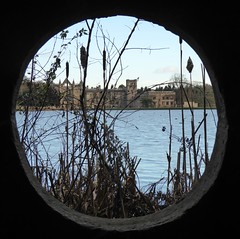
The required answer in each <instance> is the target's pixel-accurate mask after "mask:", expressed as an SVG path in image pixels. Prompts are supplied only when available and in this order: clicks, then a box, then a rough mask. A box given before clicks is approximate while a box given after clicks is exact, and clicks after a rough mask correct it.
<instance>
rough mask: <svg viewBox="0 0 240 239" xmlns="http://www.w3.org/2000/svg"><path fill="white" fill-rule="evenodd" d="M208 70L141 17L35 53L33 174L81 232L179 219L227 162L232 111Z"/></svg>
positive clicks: (25, 127) (93, 23)
mask: <svg viewBox="0 0 240 239" xmlns="http://www.w3.org/2000/svg"><path fill="white" fill-rule="evenodd" d="M119 32H120V33H121V37H120V36H119ZM123 33H124V34H123ZM166 37H167V38H166ZM90 40H91V41H90ZM206 62H207V61H206ZM207 69H208V71H207V70H206V69H205V66H204V65H203V64H202V63H201V60H200V59H199V57H198V55H197V54H196V53H195V52H194V51H193V50H192V48H191V47H189V45H188V44H187V43H186V42H185V41H184V40H183V39H182V38H181V37H179V36H177V35H175V34H172V33H171V32H167V31H166V30H165V29H164V28H162V27H160V26H159V25H156V24H153V23H150V22H147V21H144V20H141V19H137V18H134V17H126V16H117V17H109V18H99V19H94V20H92V19H89V20H87V21H83V22H80V23H77V24H75V25H73V26H71V27H69V28H68V29H63V30H62V31H61V32H59V33H58V34H57V35H55V36H54V37H53V38H51V39H49V41H48V42H46V44H45V45H43V46H42V47H41V48H40V49H39V50H38V51H37V52H36V54H34V56H33V57H32V59H31V60H30V61H29V65H28V67H27V69H26V71H25V75H24V76H23V77H22V79H23V80H22V83H21V85H20V87H19V91H18V96H17V100H16V121H17V130H18V135H19V141H20V144H21V146H22V149H21V148H20V151H21V152H20V154H21V156H23V157H24V158H26V162H27V163H28V164H29V166H30V167H29V169H27V168H26V170H28V175H29V176H30V173H29V170H30V171H31V174H32V175H34V179H33V178H32V176H30V177H31V178H32V179H33V181H34V180H35V181H36V179H37V181H39V183H40V185H41V186H42V188H43V189H44V190H46V191H47V192H48V193H49V194H50V195H51V196H53V197H55V198H56V199H57V200H58V201H59V202H61V203H60V204H59V206H58V207H57V210H58V211H60V212H62V213H64V214H65V215H67V216H68V217H69V218H72V219H73V220H75V221H76V222H78V223H80V224H82V223H83V222H89V226H91V227H94V226H97V227H99V226H100V227H106V228H108V229H118V230H130V229H131V230H133V229H143V228H147V227H152V226H155V225H160V224H162V223H166V222H167V221H170V220H173V219H174V218H177V217H179V216H180V215H182V213H183V212H184V211H185V210H186V209H188V208H190V207H191V206H192V205H194V204H195V203H197V202H198V200H199V199H200V198H201V196H202V195H203V194H204V193H205V191H204V190H206V189H208V188H209V187H210V186H211V184H212V183H213V182H214V180H215V178H216V176H217V173H218V170H219V168H220V165H221V161H220V160H219V158H222V157H223V153H224V147H223V146H224V144H225V142H226V128H225V127H226V122H225V121H224V118H225V117H224V114H225V109H224V104H223V102H222V99H221V95H220V94H219V91H218V88H217V82H216V81H215V80H214V77H213V76H211V81H210V78H209V77H208V73H207V72H211V69H209V68H207ZM96 73H97V74H96ZM217 139H219V140H217ZM223 139H224V140H225V141H224V140H223ZM219 147H220V149H221V150H219ZM216 148H218V150H216ZM22 150H23V151H24V152H23V151H22ZM209 179H210V180H209ZM33 184H35V183H33ZM36 185H37V184H36ZM36 185H35V186H36ZM202 185H204V187H202ZM37 187H38V186H37ZM38 191H39V190H38ZM40 194H41V195H43V194H42V193H40ZM50 195H49V196H50ZM49 196H48V195H45V194H44V195H43V197H44V198H45V199H46V197H49ZM192 199H194V200H192ZM46 200H47V201H48V202H49V203H50V204H51V201H52V200H51V199H49V198H47V199H46ZM63 204H65V205H66V206H67V208H65V206H63ZM180 204H181V210H177V209H178V208H179V207H178V206H179V205H180ZM55 205H56V204H54V207H55ZM170 205H171V207H168V206H170ZM71 209H74V210H71ZM79 212H80V213H79ZM105 218H108V219H113V218H114V220H110V221H109V220H107V221H106V220H105ZM123 218H124V219H123ZM129 220H131V223H130V224H129ZM146 222H148V223H146ZM109 225H110V226H109ZM143 225H144V227H143Z"/></svg>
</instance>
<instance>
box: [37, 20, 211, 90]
mask: <svg viewBox="0 0 240 239" xmlns="http://www.w3.org/2000/svg"><path fill="white" fill-rule="evenodd" d="M135 21H136V18H133V17H127V16H114V17H108V18H100V19H97V21H96V23H95V30H94V32H93V37H92V40H91V46H92V48H91V49H90V53H89V54H90V58H89V66H88V77H87V85H89V86H90V87H95V86H97V85H99V84H100V85H103V73H102V58H101V52H99V50H98V48H97V44H98V47H99V48H100V50H101V51H102V50H103V46H104V44H103V37H102V36H103V34H102V33H101V30H100V29H102V31H103V33H104V35H105V42H106V49H107V53H109V62H110V63H111V67H113V65H114V63H115V61H116V59H117V57H118V53H117V50H118V51H119V50H121V48H122V46H123V45H124V43H125V41H126V39H127V37H128V35H129V33H130V31H131V29H132V27H133V25H134V23H135ZM97 26H99V27H97ZM82 28H85V29H87V27H86V23H85V22H80V23H77V24H74V25H72V26H69V27H68V28H67V29H68V30H69V33H68V37H69V38H68V39H69V40H70V39H71V37H72V36H74V34H75V33H76V32H78V31H79V30H80V29H82ZM65 30H66V29H65ZM96 30H98V31H96ZM57 36H58V37H57V41H56V37H55V38H54V37H53V38H51V39H50V40H49V41H48V42H47V43H46V44H44V45H43V46H42V48H41V49H40V50H39V52H38V55H39V56H38V58H37V60H38V61H39V62H40V64H41V65H42V66H45V65H46V67H44V69H45V70H48V69H49V64H50V62H49V61H48V60H49V57H50V54H51V52H52V49H53V46H54V43H56V44H55V52H57V51H58V50H59V49H60V48H59V47H60V45H61V44H62V41H61V39H60V38H59V34H57ZM87 39H88V36H87V35H85V36H83V37H81V38H79V39H78V41H76V40H73V41H71V44H68V48H67V50H66V51H65V53H64V55H62V57H61V59H62V63H61V65H62V67H61V69H60V70H58V71H57V73H58V77H57V79H56V81H55V82H56V83H57V82H58V81H59V80H61V81H63V80H64V79H65V76H66V74H65V71H64V68H65V63H66V61H68V62H69V66H70V71H69V80H70V81H71V82H72V81H73V80H74V81H75V83H77V82H79V80H80V78H81V75H80V71H79V66H78V62H77V60H76V59H77V58H78V59H79V51H80V50H79V49H80V47H81V46H82V45H84V46H85V47H86V45H87V44H86V42H87ZM66 42H67V41H66ZM66 42H65V43H66ZM110 42H111V43H110ZM112 42H114V45H115V48H114V47H113V45H112ZM127 48H147V49H148V50H141V49H129V50H126V51H125V52H124V53H123V55H122V58H121V60H122V61H121V64H122V70H121V68H120V65H118V67H117V68H116V71H115V74H114V75H113V77H112V79H111V83H110V85H111V84H115V83H116V84H117V86H119V85H120V84H125V82H126V79H136V78H139V80H138V88H140V87H145V86H148V87H149V86H152V85H154V84H159V83H163V82H167V81H170V79H171V77H173V75H174V74H179V73H180V45H179V36H177V35H175V34H173V33H172V32H170V31H167V30H166V29H165V28H164V27H162V26H159V25H156V24H153V23H150V22H147V21H144V20H142V21H140V22H139V23H138V25H137V28H136V30H135V32H134V33H133V35H132V37H131V39H130V41H129V44H128V45H127ZM149 49H152V50H151V51H150V50H149ZM154 49H160V50H154ZM182 52H183V58H182V61H183V68H182V69H183V75H184V76H185V77H186V78H187V79H188V80H190V75H189V72H188V71H187V69H186V65H187V60H188V58H189V57H190V58H191V59H192V61H193V64H194V68H193V71H192V74H191V77H192V81H193V82H202V71H201V64H202V62H201V59H200V58H199V57H198V55H197V54H196V53H195V51H194V50H193V49H192V48H191V47H190V46H189V45H188V44H187V43H186V42H185V41H184V40H183V43H182ZM55 54H56V53H55ZM35 72H38V68H37V66H36V71H35ZM108 72H109V65H107V76H108V75H109V74H108ZM41 73H43V71H41V72H39V73H38V76H37V77H36V78H37V79H39V78H41V77H43V74H41ZM206 83H209V84H210V80H209V77H208V75H207V72H206Z"/></svg>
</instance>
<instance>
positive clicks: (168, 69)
mask: <svg viewBox="0 0 240 239" xmlns="http://www.w3.org/2000/svg"><path fill="white" fill-rule="evenodd" d="M178 71H179V69H178V68H177V67H176V66H166V67H160V68H157V69H156V70H154V72H153V73H154V74H169V73H171V74H172V73H176V72H178Z"/></svg>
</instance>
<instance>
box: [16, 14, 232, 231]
mask: <svg viewBox="0 0 240 239" xmlns="http://www.w3.org/2000/svg"><path fill="white" fill-rule="evenodd" d="M110 12H111V11H110ZM110 12H109V11H107V12H105V13H95V14H90V12H87V13H85V15H82V16H81V17H79V15H77V14H76V13H75V15H73V16H72V17H71V18H69V19H66V18H65V20H64V21H63V22H61V21H60V22H58V25H55V27H54V26H52V25H53V24H51V25H50V26H46V34H45V35H44V36H42V38H41V39H40V40H39V42H38V44H36V45H35V46H33V47H32V48H31V49H30V50H29V52H28V54H27V57H26V58H25V61H24V62H23V65H22V70H21V72H20V75H19V80H18V82H17V86H16V89H15V94H14V98H13V102H16V97H17V92H18V89H19V87H20V84H21V79H22V78H23V75H24V72H25V69H26V66H27V64H28V62H30V60H31V58H32V56H33V55H34V53H36V52H37V50H38V49H39V48H40V47H41V46H42V45H43V43H45V42H46V41H47V40H48V39H50V37H52V36H53V35H55V34H56V33H57V32H59V31H60V30H61V29H64V27H68V26H71V25H72V24H74V23H77V22H79V21H82V20H84V19H88V18H91V17H107V16H110V15H109V14H110ZM113 12H116V13H112V12H111V16H114V15H116V14H117V12H118V11H113ZM124 13H125V11H123V12H121V14H122V15H124ZM88 14H89V15H88ZM126 15H129V16H133V17H141V18H142V19H144V20H146V21H152V22H153V23H155V24H158V25H161V26H163V27H165V28H166V29H168V30H170V31H171V32H173V33H175V34H178V35H179V36H181V37H182V39H184V40H185V41H186V42H188V44H189V45H190V46H191V47H192V48H193V49H194V50H195V52H196V53H197V54H198V55H199V56H200V58H201V60H202V62H203V63H204V65H205V67H206V70H207V72H208V74H209V77H210V79H211V82H212V86H213V90H214V94H215V98H216V105H217V113H218V125H217V134H216V140H215V145H214V149H213V152H212V155H211V160H210V162H209V165H208V167H207V168H206V171H205V173H204V175H203V176H202V177H201V179H200V180H199V182H198V184H197V185H196V186H195V188H194V189H193V190H191V191H190V192H189V193H188V194H187V195H186V197H185V198H184V199H182V200H181V201H179V202H178V203H176V204H175V205H172V206H169V207H167V208H165V209H163V210H162V211H160V212H156V213H153V214H150V215H146V216H141V217H135V218H127V219H104V218H99V217H92V216H88V215H85V214H81V213H78V212H76V211H73V210H71V209H70V208H68V207H67V206H65V205H63V204H62V203H60V202H59V201H58V200H57V199H55V198H53V197H52V196H50V195H48V193H46V192H45V190H44V189H43V188H42V187H41V185H40V184H39V183H38V181H37V180H36V178H35V177H34V176H33V174H32V171H31V169H30V167H29V165H28V163H27V159H26V156H25V153H24V151H23V149H22V147H21V145H20V142H19V139H18V133H17V126H16V119H15V116H14V114H13V116H12V117H13V118H12V127H13V132H14V140H15V145H16V149H17V152H18V155H19V159H20V161H21V164H22V167H23V168H24V171H25V173H26V175H27V177H28V179H29V182H30V184H31V185H32V187H33V188H34V189H35V191H36V193H37V194H38V195H39V197H41V198H42V199H43V200H44V201H45V203H46V204H47V205H48V206H49V207H51V208H52V209H53V211H55V212H57V213H59V214H61V215H62V216H63V217H64V218H66V219H67V220H70V221H73V222H74V223H76V224H77V225H80V226H84V227H86V228H89V229H90V230H96V229H101V230H104V231H114V232H129V231H140V232H141V231H143V230H147V229H151V228H156V227H159V226H162V225H165V224H167V223H170V222H172V221H174V220H177V219H179V218H181V217H182V216H183V215H184V214H186V213H187V212H188V211H190V210H191V209H192V208H193V207H194V206H195V205H197V204H198V203H199V201H200V200H201V199H202V198H203V197H204V195H205V194H206V193H207V192H208V190H209V189H210V188H211V187H212V186H213V184H214V182H215V180H216V178H217V176H218V173H219V171H220V168H221V165H222V162H223V158H224V154H225V146H226V142H227V139H228V122H227V118H226V110H225V104H224V100H223V97H222V94H221V92H220V90H219V86H218V80H217V78H216V76H215V72H214V70H213V69H212V67H211V64H210V62H209V61H208V59H207V57H206V55H205V54H204V49H202V48H201V46H200V45H199V44H198V42H197V41H196V39H195V38H194V37H192V36H191V35H189V33H188V32H186V31H185V30H184V27H183V28H182V27H181V26H180V24H179V22H178V21H177V18H176V17H175V18H172V20H170V19H171V16H167V14H165V15H164V16H162V17H160V18H159V19H158V17H157V16H156V15H154V16H153V17H148V15H147V14H145V15H144V14H142V15H141V14H140V15H141V16H139V15H138V14H134V12H133V13H132V14H130V13H129V12H128V11H126ZM166 16H167V17H166ZM12 111H13V112H15V104H13V108H12Z"/></svg>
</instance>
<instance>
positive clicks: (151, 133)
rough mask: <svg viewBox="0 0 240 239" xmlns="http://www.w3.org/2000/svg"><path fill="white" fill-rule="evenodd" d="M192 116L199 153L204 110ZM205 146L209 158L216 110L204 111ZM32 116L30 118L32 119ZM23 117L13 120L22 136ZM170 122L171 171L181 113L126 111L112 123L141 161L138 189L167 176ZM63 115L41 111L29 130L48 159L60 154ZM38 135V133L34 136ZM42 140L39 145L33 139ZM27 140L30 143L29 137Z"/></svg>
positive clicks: (186, 115) (188, 124)
mask: <svg viewBox="0 0 240 239" xmlns="http://www.w3.org/2000/svg"><path fill="white" fill-rule="evenodd" d="M193 112H194V122H195V129H197V132H196V134H195V135H196V139H199V145H200V148H201V149H204V124H203V123H202V124H201V122H202V120H203V113H204V112H203V110H202V109H196V110H194V111H193ZM206 112H207V117H206V120H207V121H206V122H207V144H208V154H209V157H210V156H211V153H212V150H213V146H214V142H215V135H216V130H217V111H216V109H213V110H210V109H208V110H207V111H206ZM109 113H110V115H111V116H113V117H114V116H115V115H117V114H118V113H119V111H118V110H111V111H110V112H109ZM31 114H32V115H31ZM35 114H36V112H32V113H31V112H30V115H29V119H30V118H31V117H33V118H34V117H36V115H35ZM23 119H24V115H23V113H20V112H16V120H17V123H18V128H19V132H20V135H21V132H22V124H23ZM170 119H171V125H172V139H171V146H172V151H171V152H172V153H171V156H172V168H174V167H176V160H177V154H178V152H179V150H180V149H181V147H182V144H181V142H182V141H181V139H182V112H181V110H178V109H173V110H163V109H159V110H125V111H123V112H122V113H121V114H120V115H119V116H118V120H117V121H116V122H115V134H116V135H117V136H118V138H119V139H120V140H121V141H123V142H128V143H129V149H130V156H131V157H134V156H137V158H138V159H141V161H140V163H139V165H138V167H137V173H138V177H139V187H144V186H146V185H148V184H149V183H153V182H156V181H157V180H159V179H160V178H161V177H166V175H167V165H168V164H167V156H166V155H167V152H168V151H169V144H170V138H169V136H170V130H171V128H170ZM191 119H192V117H191V112H190V111H189V110H184V128H185V131H184V132H185V138H186V139H191V137H192V133H191ZM65 121H66V115H65V114H63V112H62V111H43V112H41V115H40V116H39V120H37V122H36V124H35V127H34V129H30V131H29V132H30V133H31V134H32V135H33V136H32V137H33V138H34V140H35V142H36V143H37V142H39V144H41V145H38V149H39V154H43V155H44V154H46V152H47V155H48V157H49V158H51V159H53V160H54V159H57V157H58V154H59V153H60V152H61V150H62V147H63V146H62V143H61V142H62V136H61V133H60V131H59V130H60V129H59V127H57V126H58V125H59V124H62V125H63V127H65ZM36 132H37V133H36ZM37 137H39V139H40V138H41V141H38V140H37V139H36V138H37ZM28 140H31V137H29V139H28Z"/></svg>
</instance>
